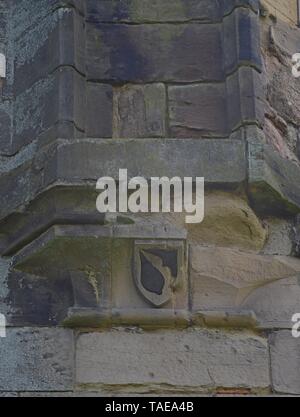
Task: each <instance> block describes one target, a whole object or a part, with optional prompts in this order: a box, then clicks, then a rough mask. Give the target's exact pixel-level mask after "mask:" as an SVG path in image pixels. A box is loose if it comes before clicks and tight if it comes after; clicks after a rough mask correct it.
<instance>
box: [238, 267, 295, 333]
mask: <svg viewBox="0 0 300 417" xmlns="http://www.w3.org/2000/svg"><path fill="white" fill-rule="evenodd" d="M299 264H300V261H299ZM299 269H300V268H299ZM298 274H299V273H298ZM298 274H297V273H296V272H295V277H294V278H287V279H282V280H279V281H276V282H271V283H269V284H267V285H265V286H262V287H260V288H257V289H256V290H255V291H254V292H253V293H252V294H250V295H249V297H248V298H247V299H246V300H245V301H244V303H243V305H242V306H241V310H248V311H253V312H254V313H255V315H256V318H257V321H258V324H259V326H260V327H261V328H264V329H278V328H281V329H291V328H292V326H293V323H292V317H293V315H294V314H295V312H299V311H300V285H299V279H298V278H297V277H296V275H298ZM290 337H292V336H291V334H290Z"/></svg>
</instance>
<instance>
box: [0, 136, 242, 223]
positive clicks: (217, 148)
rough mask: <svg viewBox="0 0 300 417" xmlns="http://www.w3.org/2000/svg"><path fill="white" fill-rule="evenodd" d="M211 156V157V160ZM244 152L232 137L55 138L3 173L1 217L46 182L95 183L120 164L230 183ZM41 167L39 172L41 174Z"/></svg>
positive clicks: (236, 179) (148, 173) (134, 172)
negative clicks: (73, 139)
mask: <svg viewBox="0 0 300 417" xmlns="http://www.w3.org/2000/svg"><path fill="white" fill-rule="evenodd" d="M153 155H155V158H153ZM211 155H214V158H213V159H212V158H211ZM245 156H246V155H245V144H244V143H243V142H242V141H236V140H235V141H230V140H219V139H216V140H213V139H203V140H201V141H199V140H197V139H182V140H180V139H164V140H160V139H144V140H142V141H141V140H139V139H136V140H134V139H128V140H127V139H119V140H118V139H115V140H114V141H112V140H109V139H107V140H105V139H102V140H99V139H89V140H84V141H81V140H77V141H58V142H57V143H56V144H53V145H52V146H50V147H47V148H46V149H44V150H42V149H41V150H40V151H39V152H37V153H35V155H34V160H27V161H25V162H24V163H23V164H22V165H20V166H18V167H16V168H15V169H13V170H12V171H10V172H9V173H6V174H4V175H2V176H1V178H0V186H1V187H2V188H1V189H2V190H3V196H4V197H3V199H2V204H1V210H0V218H2V219H3V218H4V217H5V216H6V215H7V214H11V213H12V212H13V211H15V210H16V209H17V207H20V206H21V205H22V204H27V203H28V202H29V201H31V200H33V199H34V198H35V196H36V195H37V193H39V192H41V191H42V190H44V189H45V188H47V187H48V186H49V185H52V186H53V185H54V184H55V183H57V182H61V181H63V182H64V183H65V184H67V183H68V184H69V185H70V186H72V184H74V183H75V184H76V185H77V186H78V181H79V182H80V181H81V180H83V179H84V180H86V179H87V178H88V179H89V180H90V181H93V180H95V181H96V180H98V178H100V177H102V176H107V175H108V176H112V177H114V178H116V179H118V176H119V169H120V167H126V168H127V169H128V177H129V178H132V177H134V176H139V175H142V176H144V177H146V178H150V177H157V176H159V177H161V176H167V177H170V178H172V177H173V176H180V177H196V176H200V177H201V176H204V177H205V182H206V183H207V184H210V185H212V184H226V185H227V186H229V187H230V186H231V187H234V186H236V185H237V184H240V183H242V182H243V181H245V179H246V160H245ZM79 160H80V161H81V163H80V164H78V161H79ZM100 160H101V161H102V163H101V164H99V161H100ZM112 161H113V162H112ZM41 169H43V175H40V171H41ZM36 173H39V174H38V175H36ZM92 187H93V188H94V184H92ZM11 190H14V192H13V193H12V192H11Z"/></svg>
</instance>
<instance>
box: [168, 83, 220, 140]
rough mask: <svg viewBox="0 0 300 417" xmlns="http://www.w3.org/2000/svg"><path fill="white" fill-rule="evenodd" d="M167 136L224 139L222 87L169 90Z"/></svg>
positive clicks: (199, 86)
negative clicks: (168, 129)
mask: <svg viewBox="0 0 300 417" xmlns="http://www.w3.org/2000/svg"><path fill="white" fill-rule="evenodd" d="M168 95H169V112H170V129H171V132H170V133H171V136H175V137H176V136H178V137H201V136H204V137H205V136H226V133H227V120H226V103H225V89H224V84H208V85H206V84H199V85H190V86H189V85H188V86H174V87H170V88H169V92H168Z"/></svg>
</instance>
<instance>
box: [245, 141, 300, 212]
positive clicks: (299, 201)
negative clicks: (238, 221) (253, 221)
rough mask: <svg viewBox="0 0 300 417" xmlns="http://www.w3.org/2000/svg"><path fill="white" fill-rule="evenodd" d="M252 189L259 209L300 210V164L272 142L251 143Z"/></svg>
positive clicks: (253, 197)
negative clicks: (271, 145)
mask: <svg viewBox="0 0 300 417" xmlns="http://www.w3.org/2000/svg"><path fill="white" fill-rule="evenodd" d="M248 149H249V191H250V198H251V200H252V202H253V204H254V205H255V208H256V209H257V210H258V211H260V212H262V213H267V214H276V213H277V214H281V213H292V214H293V213H294V214H295V213H297V212H299V210H300V185H299V184H300V167H299V166H298V165H297V164H295V163H293V162H291V161H288V160H286V159H284V158H282V157H280V155H278V153H277V152H276V151H274V150H273V149H272V148H271V147H270V146H269V145H263V144H258V143H256V144H255V143H249V147H248Z"/></svg>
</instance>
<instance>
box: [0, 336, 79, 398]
mask: <svg viewBox="0 0 300 417" xmlns="http://www.w3.org/2000/svg"><path fill="white" fill-rule="evenodd" d="M73 355H74V351H73V336H72V332H71V331H70V330H66V329H57V328H56V329H50V328H8V329H7V336H6V338H4V339H1V343H0V389H1V390H2V391H67V390H71V389H72V388H73Z"/></svg>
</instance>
